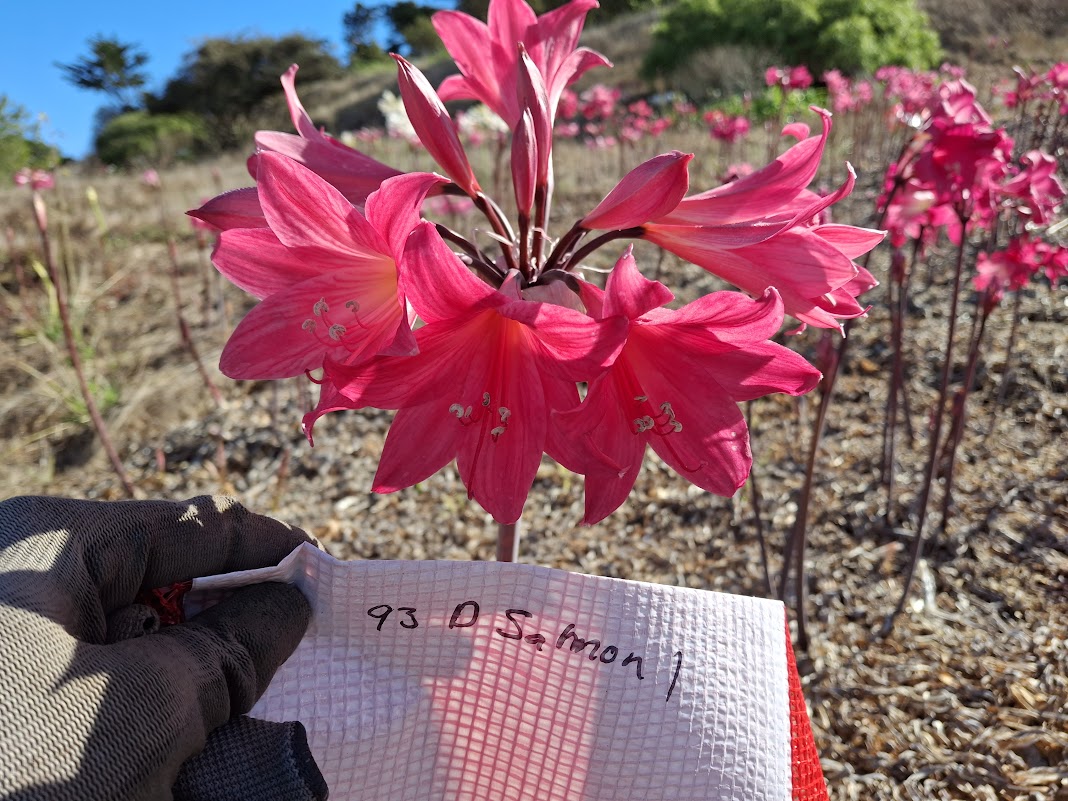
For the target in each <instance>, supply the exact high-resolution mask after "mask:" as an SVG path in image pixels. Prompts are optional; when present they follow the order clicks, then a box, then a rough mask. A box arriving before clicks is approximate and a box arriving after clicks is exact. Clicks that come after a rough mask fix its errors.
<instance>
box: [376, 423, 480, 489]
mask: <svg viewBox="0 0 1068 801" xmlns="http://www.w3.org/2000/svg"><path fill="white" fill-rule="evenodd" d="M438 405H440V404H434V403H431V404H425V405H422V406H412V407H409V408H407V409H401V410H400V411H399V412H397V414H396V416H395V417H394V418H393V423H392V424H391V425H390V427H389V433H388V434H387V435H386V443H385V445H384V446H383V448H382V458H381V459H380V460H379V462H378V471H377V472H376V473H375V478H374V483H373V484H372V487H371V488H372V489H373V490H374V491H375V492H382V493H388V492H396V491H397V490H401V489H404V488H405V487H410V486H412V485H413V484H418V483H419V482H420V481H424V480H425V479H427V478H429V477H430V476H432V475H434V473H436V472H437V471H438V470H440V469H441V468H443V467H444V466H445V465H447V464H448V463H449V462H451V461H452V459H453V457H454V456H455V455H456V448H457V439H459V437H460V436H461V434H462V432H461V431H459V430H458V427H454V426H450V425H448V421H447V420H445V419H444V417H445V415H442V414H434V407H435V406H438ZM453 422H454V423H455V422H457V421H456V420H455V419H454V420H453Z"/></svg>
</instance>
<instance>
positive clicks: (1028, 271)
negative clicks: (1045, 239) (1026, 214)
mask: <svg viewBox="0 0 1068 801" xmlns="http://www.w3.org/2000/svg"><path fill="white" fill-rule="evenodd" d="M1038 244H1039V243H1037V242H1035V241H1034V240H1032V239H1031V238H1030V237H1028V236H1018V237H1016V238H1015V239H1013V240H1012V241H1010V242H1009V245H1008V247H1006V248H1005V249H1003V250H996V251H994V252H993V253H990V254H987V253H980V254H979V257H978V260H977V261H976V276H975V288H976V289H977V290H979V291H980V292H986V293H987V297H988V303H989V304H990V305H991V306H995V305H997V304H998V303H1000V302H1001V299H1002V297H1004V295H1005V293H1006V292H1009V291H1017V290H1020V289H1022V288H1023V287H1025V286H1026V285H1027V283H1028V281H1030V280H1031V276H1033V275H1034V274H1035V273H1036V272H1038V270H1039V268H1040V267H1041V265H1042V261H1043V258H1042V257H1043V255H1044V254H1043V253H1042V252H1041V251H1040V250H1039V248H1038Z"/></svg>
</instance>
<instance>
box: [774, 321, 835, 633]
mask: <svg viewBox="0 0 1068 801" xmlns="http://www.w3.org/2000/svg"><path fill="white" fill-rule="evenodd" d="M852 323H853V321H852V320H846V323H845V330H844V332H843V337H842V341H841V343H840V344H839V346H838V353H837V354H836V356H835V359H834V362H833V364H831V365H830V367H829V368H828V370H827V375H825V376H824V377H823V385H822V389H823V391H822V392H821V393H820V405H819V410H818V411H817V412H816V425H815V427H814V428H813V430H812V439H811V440H810V442H809V448H808V460H807V462H806V464H805V483H804V484H803V485H802V487H801V496H800V498H799V499H798V502H797V517H796V518H795V519H794V527H793V530H792V531H791V532H790V536H789V537H788V538H787V540H786V547H785V548H784V549H783V567H782V576H781V577H780V579H779V598H780V599H782V600H785V599H786V584H787V581H788V580H789V577H790V557H791V554H794V555H795V556H794V566H795V568H796V571H795V576H794V593H795V599H794V600H795V603H796V607H795V610H794V612H795V614H796V615H797V647H798V648H800V649H801V650H803V651H804V650H807V649H808V642H809V640H808V629H807V619H806V618H807V615H806V611H805V598H806V592H805V548H806V546H807V540H808V508H809V502H810V500H811V498H812V483H813V480H814V476H815V474H816V457H817V456H818V455H819V449H820V440H821V439H822V438H823V431H824V428H825V427H826V423H827V412H828V411H829V410H830V408H831V400H832V399H833V398H834V388H835V385H836V384H837V381H838V370H839V367H840V366H841V364H842V362H843V360H844V359H845V355H846V351H847V350H848V348H849V331H850V329H851V328H852Z"/></svg>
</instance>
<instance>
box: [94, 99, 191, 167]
mask: <svg viewBox="0 0 1068 801" xmlns="http://www.w3.org/2000/svg"><path fill="white" fill-rule="evenodd" d="M207 143H208V130H207V127H206V126H205V124H204V122H203V121H202V120H201V119H199V118H198V117H196V116H194V115H192V114H149V113H148V112H147V111H128V112H126V113H124V114H119V115H118V116H116V117H112V118H111V119H110V120H108V121H107V122H106V123H105V124H104V126H103V127H102V128H101V129H100V132H99V133H98V134H97V136H96V144H95V147H96V154H97V156H98V157H99V158H100V160H101V161H103V162H105V163H107V164H114V165H116V166H121V167H129V166H138V165H150V164H151V165H168V164H173V163H174V162H176V161H182V160H186V159H189V158H192V157H194V156H197V155H200V154H201V153H202V152H203V151H204V150H205V148H206V145H207Z"/></svg>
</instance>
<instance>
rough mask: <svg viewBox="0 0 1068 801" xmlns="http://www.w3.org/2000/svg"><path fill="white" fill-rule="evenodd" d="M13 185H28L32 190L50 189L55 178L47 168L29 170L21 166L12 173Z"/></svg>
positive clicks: (54, 182) (54, 183)
mask: <svg viewBox="0 0 1068 801" xmlns="http://www.w3.org/2000/svg"><path fill="white" fill-rule="evenodd" d="M14 180H15V186H28V187H30V189H33V190H41V189H52V188H53V187H54V186H55V185H56V179H55V177H53V175H52V173H50V172H48V170H31V169H30V168H29V167H23V168H22V169H21V170H18V171H17V172H16V173H15V175H14Z"/></svg>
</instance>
